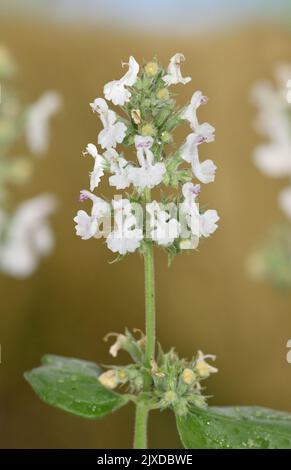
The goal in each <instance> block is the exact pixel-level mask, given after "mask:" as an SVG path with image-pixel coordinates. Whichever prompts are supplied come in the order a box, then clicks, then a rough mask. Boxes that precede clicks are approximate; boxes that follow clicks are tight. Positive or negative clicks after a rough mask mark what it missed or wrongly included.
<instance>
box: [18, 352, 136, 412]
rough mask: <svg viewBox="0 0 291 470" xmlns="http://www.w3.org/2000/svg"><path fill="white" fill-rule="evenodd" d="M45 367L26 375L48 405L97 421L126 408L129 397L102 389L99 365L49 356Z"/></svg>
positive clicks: (46, 357) (44, 364)
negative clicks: (99, 378) (121, 408)
mask: <svg viewBox="0 0 291 470" xmlns="http://www.w3.org/2000/svg"><path fill="white" fill-rule="evenodd" d="M42 364H43V365H42V366H40V367H37V368H36V369H32V370H31V371H29V372H26V373H25V374H24V376H25V378H26V380H27V381H28V382H29V384H30V385H31V386H32V388H33V389H34V391H35V392H36V394H37V395H38V396H39V398H40V399H41V400H43V401H44V402H45V403H47V404H49V405H52V406H55V407H57V408H60V409H62V410H64V411H68V412H69V413H73V414H75V415H77V416H82V417H83V418H88V419H96V418H101V417H102V416H104V415H106V414H108V413H110V412H112V411H115V410H116V409H118V408H120V407H121V406H123V405H125V404H126V403H127V401H128V398H127V397H126V396H124V395H119V394H117V393H115V392H112V391H111V390H108V389H107V388H105V387H103V385H101V383H100V382H99V380H98V375H99V374H100V372H101V369H100V368H99V366H98V365H97V364H94V363H93V362H88V361H82V360H79V359H69V358H64V357H60V356H53V355H46V356H44V357H43V359H42Z"/></svg>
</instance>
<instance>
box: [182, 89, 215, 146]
mask: <svg viewBox="0 0 291 470" xmlns="http://www.w3.org/2000/svg"><path fill="white" fill-rule="evenodd" d="M207 101H208V98H207V97H206V96H204V95H203V94H202V92H201V91H195V93H194V94H193V96H192V98H191V102H190V104H189V105H188V106H187V108H186V109H185V111H184V112H183V113H182V115H181V117H182V119H185V120H186V121H188V122H189V124H190V127H191V129H192V130H193V132H194V133H195V134H196V135H197V136H199V137H200V140H201V141H203V142H212V141H213V140H214V132H215V128H214V127H213V126H211V124H209V123H208V122H204V123H203V124H199V122H198V118H197V109H198V108H199V106H200V105H201V104H206V103H207Z"/></svg>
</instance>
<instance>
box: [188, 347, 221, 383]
mask: <svg viewBox="0 0 291 470" xmlns="http://www.w3.org/2000/svg"><path fill="white" fill-rule="evenodd" d="M205 359H211V360H213V361H215V359H216V356H214V355H213V354H203V352H202V351H198V353H197V359H196V361H195V366H194V372H195V373H196V374H197V375H198V376H199V377H201V378H202V379H206V378H207V377H209V375H210V374H213V373H215V372H218V369H217V368H216V367H213V366H211V365H210V364H208V363H207V362H206V361H205Z"/></svg>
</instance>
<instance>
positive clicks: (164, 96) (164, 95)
mask: <svg viewBox="0 0 291 470" xmlns="http://www.w3.org/2000/svg"><path fill="white" fill-rule="evenodd" d="M169 97H170V93H169V90H168V88H160V89H159V90H158V91H157V98H158V99H159V100H168V99H169Z"/></svg>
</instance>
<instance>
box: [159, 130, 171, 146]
mask: <svg viewBox="0 0 291 470" xmlns="http://www.w3.org/2000/svg"><path fill="white" fill-rule="evenodd" d="M161 141H162V142H163V143H164V144H170V143H171V142H173V137H172V136H171V134H170V133H169V132H167V131H164V132H162V134H161Z"/></svg>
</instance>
